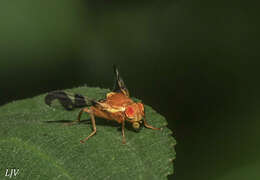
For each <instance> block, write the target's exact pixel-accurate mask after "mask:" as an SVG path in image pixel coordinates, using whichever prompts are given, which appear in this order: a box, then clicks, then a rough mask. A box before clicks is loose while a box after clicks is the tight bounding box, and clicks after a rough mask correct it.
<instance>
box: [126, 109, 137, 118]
mask: <svg viewBox="0 0 260 180" xmlns="http://www.w3.org/2000/svg"><path fill="white" fill-rule="evenodd" d="M134 112H135V111H134V109H133V108H132V107H127V109H126V110H125V114H126V116H127V117H128V118H133V117H134Z"/></svg>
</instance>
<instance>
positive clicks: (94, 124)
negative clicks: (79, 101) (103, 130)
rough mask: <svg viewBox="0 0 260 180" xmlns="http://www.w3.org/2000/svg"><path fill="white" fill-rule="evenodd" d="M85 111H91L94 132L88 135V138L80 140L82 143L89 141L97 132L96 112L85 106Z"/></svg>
mask: <svg viewBox="0 0 260 180" xmlns="http://www.w3.org/2000/svg"><path fill="white" fill-rule="evenodd" d="M83 111H84V112H86V113H89V115H90V118H91V123H92V127H93V131H92V133H90V135H89V136H88V137H86V138H85V139H83V140H80V142H81V143H84V142H85V141H87V140H88V139H89V138H90V137H92V136H93V135H94V134H96V132H97V128H96V122H95V116H94V113H93V111H92V109H89V108H84V109H83ZM79 116H80V114H79Z"/></svg>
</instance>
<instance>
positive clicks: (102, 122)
mask: <svg viewBox="0 0 260 180" xmlns="http://www.w3.org/2000/svg"><path fill="white" fill-rule="evenodd" d="M97 120H98V121H96V124H97V125H99V126H111V127H117V130H118V131H121V125H120V124H118V123H116V122H113V121H109V120H106V119H102V118H97ZM73 122H75V121H72V120H55V121H52V120H50V121H44V123H48V124H52V123H54V124H55V123H60V124H62V125H64V126H66V125H67V124H69V123H73ZM82 124H85V125H90V127H92V126H91V120H90V119H84V120H83V119H82V120H80V122H77V123H75V124H72V125H69V126H75V125H82ZM125 127H126V129H128V130H130V131H134V132H139V131H140V130H141V129H142V128H143V125H141V126H140V128H139V129H134V128H133V127H132V126H131V124H129V123H126V126H125Z"/></svg>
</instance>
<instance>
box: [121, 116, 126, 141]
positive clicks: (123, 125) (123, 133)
mask: <svg viewBox="0 0 260 180" xmlns="http://www.w3.org/2000/svg"><path fill="white" fill-rule="evenodd" d="M122 143H123V144H125V143H126V140H125V121H122Z"/></svg>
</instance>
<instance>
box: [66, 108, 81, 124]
mask: <svg viewBox="0 0 260 180" xmlns="http://www.w3.org/2000/svg"><path fill="white" fill-rule="evenodd" d="M83 112H84V108H83V109H81V110H80V112H79V115H78V119H77V120H75V121H73V122H69V123H64V125H66V126H70V125H73V124H76V123H79V122H80V117H81V115H82V113H83Z"/></svg>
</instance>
